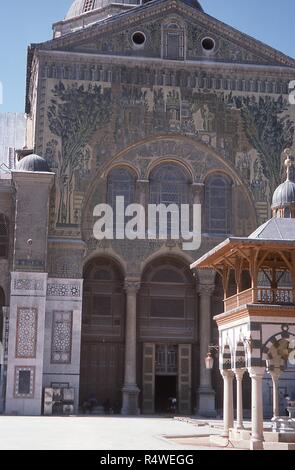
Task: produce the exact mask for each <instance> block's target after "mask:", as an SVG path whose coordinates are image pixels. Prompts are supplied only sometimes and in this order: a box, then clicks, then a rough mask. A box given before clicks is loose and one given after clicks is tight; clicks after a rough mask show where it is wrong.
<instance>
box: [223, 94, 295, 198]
mask: <svg viewBox="0 0 295 470" xmlns="http://www.w3.org/2000/svg"><path fill="white" fill-rule="evenodd" d="M230 99H231V100H232V102H233V103H235V105H236V107H237V108H238V109H240V110H241V115H242V119H243V122H244V128H245V132H246V135H247V137H248V138H249V141H250V142H251V144H252V145H253V147H254V148H255V149H256V150H257V152H258V155H259V157H260V160H261V165H262V169H263V173H264V176H265V177H266V178H267V179H269V181H270V185H271V187H272V189H274V188H276V187H277V186H278V185H279V184H280V182H281V174H282V152H283V150H284V149H285V148H286V147H292V144H293V138H294V137H293V134H294V131H295V125H294V122H293V121H292V120H291V119H290V116H289V115H288V114H286V111H287V109H288V105H287V102H286V100H284V98H283V97H282V96H280V97H279V98H278V99H277V100H275V99H274V98H271V97H269V96H265V97H260V98H259V99H258V100H256V98H255V97H254V96H252V97H249V96H248V97H234V98H232V97H230Z"/></svg>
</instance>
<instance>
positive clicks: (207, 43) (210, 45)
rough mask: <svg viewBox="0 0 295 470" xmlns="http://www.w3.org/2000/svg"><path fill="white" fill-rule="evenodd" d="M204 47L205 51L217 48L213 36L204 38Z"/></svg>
mask: <svg viewBox="0 0 295 470" xmlns="http://www.w3.org/2000/svg"><path fill="white" fill-rule="evenodd" d="M202 47H203V49H204V50H205V51H209V52H211V51H213V50H214V49H215V41H214V39H212V38H204V39H203V40H202Z"/></svg>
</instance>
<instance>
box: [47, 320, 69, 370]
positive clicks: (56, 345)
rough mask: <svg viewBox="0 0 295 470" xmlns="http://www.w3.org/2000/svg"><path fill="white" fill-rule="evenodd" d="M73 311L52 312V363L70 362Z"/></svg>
mask: <svg viewBox="0 0 295 470" xmlns="http://www.w3.org/2000/svg"><path fill="white" fill-rule="evenodd" d="M72 325H73V312H53V326H52V346H51V363H52V364H70V362H71V352H72Z"/></svg>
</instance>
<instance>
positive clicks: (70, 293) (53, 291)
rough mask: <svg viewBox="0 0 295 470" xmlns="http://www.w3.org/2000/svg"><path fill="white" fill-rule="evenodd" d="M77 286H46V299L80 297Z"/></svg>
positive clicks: (79, 289) (79, 290)
mask: <svg viewBox="0 0 295 470" xmlns="http://www.w3.org/2000/svg"><path fill="white" fill-rule="evenodd" d="M80 295H81V288H80V286H79V285H78V284H48V286H47V297H80Z"/></svg>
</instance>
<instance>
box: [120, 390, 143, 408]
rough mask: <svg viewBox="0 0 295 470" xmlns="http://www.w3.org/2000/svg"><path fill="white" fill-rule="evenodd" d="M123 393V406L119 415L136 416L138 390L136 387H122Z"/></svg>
mask: <svg viewBox="0 0 295 470" xmlns="http://www.w3.org/2000/svg"><path fill="white" fill-rule="evenodd" d="M122 393H123V406H122V410H121V414H122V415H123V416H138V415H139V409H138V395H139V388H138V387H137V385H124V387H123V389H122Z"/></svg>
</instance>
